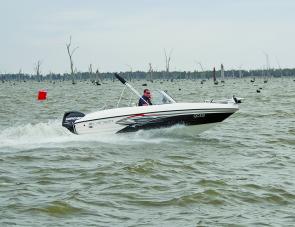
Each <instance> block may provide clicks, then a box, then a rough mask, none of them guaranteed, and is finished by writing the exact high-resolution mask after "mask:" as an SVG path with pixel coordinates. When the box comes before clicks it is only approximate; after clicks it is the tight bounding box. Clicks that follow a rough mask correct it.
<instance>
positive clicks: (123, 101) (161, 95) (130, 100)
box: [102, 87, 176, 109]
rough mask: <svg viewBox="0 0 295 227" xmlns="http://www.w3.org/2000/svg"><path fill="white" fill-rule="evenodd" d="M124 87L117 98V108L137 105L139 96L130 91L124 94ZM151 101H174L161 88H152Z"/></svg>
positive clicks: (163, 102) (155, 103)
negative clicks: (128, 93)
mask: <svg viewBox="0 0 295 227" xmlns="http://www.w3.org/2000/svg"><path fill="white" fill-rule="evenodd" d="M125 88H126V87H124V89H123V91H122V93H121V96H120V98H119V99H118V103H117V108H118V107H126V106H137V105H138V100H139V97H136V96H135V95H134V94H133V93H130V96H129V95H127V96H125V95H124V91H125ZM151 93H152V100H151V101H152V103H153V105H163V104H171V103H176V102H175V100H174V99H173V98H171V96H170V95H168V94H167V93H166V92H165V91H162V90H152V91H151ZM106 108H107V106H104V107H103V108H102V109H106Z"/></svg>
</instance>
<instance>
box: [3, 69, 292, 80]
mask: <svg viewBox="0 0 295 227" xmlns="http://www.w3.org/2000/svg"><path fill="white" fill-rule="evenodd" d="M220 74H221V72H220V71H216V77H217V80H218V79H219V78H220ZM120 75H122V76H123V77H124V78H125V79H126V80H135V79H138V80H148V81H150V80H157V79H158V80H159V79H160V80H171V79H191V80H195V79H209V78H212V76H213V72H212V71H203V72H200V71H194V72H190V71H183V72H182V71H174V72H165V71H161V72H158V71H153V72H142V71H136V72H120ZM294 75H295V69H270V70H249V71H246V70H228V71H224V76H225V79H226V78H243V77H252V78H255V77H290V76H294ZM73 79H74V80H77V81H85V80H91V81H103V80H114V73H111V72H106V73H99V72H96V73H91V72H76V73H75V74H74V75H72V74H68V73H64V74H59V73H58V74H56V73H50V74H46V75H41V74H40V75H31V74H25V73H16V74H0V80H1V81H2V82H4V81H12V80H13V81H29V80H35V81H56V80H60V81H61V80H62V81H65V80H73Z"/></svg>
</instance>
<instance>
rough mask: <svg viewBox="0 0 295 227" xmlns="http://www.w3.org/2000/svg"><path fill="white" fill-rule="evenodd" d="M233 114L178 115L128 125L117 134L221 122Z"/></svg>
mask: <svg viewBox="0 0 295 227" xmlns="http://www.w3.org/2000/svg"><path fill="white" fill-rule="evenodd" d="M232 114H233V113H205V114H203V115H202V114H189V115H179V116H173V117H166V118H161V119H159V120H155V121H150V122H147V123H144V124H137V123H135V124H130V125H128V126H127V127H125V128H123V129H121V130H120V131H118V132H117V133H125V132H135V131H138V130H146V129H156V128H166V127H171V126H173V125H178V124H181V125H187V126H189V125H202V124H209V123H217V122H221V121H223V120H224V119H226V118H228V117H229V116H230V115H232Z"/></svg>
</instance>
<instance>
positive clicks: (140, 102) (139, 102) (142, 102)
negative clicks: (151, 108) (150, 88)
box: [138, 95, 153, 106]
mask: <svg viewBox="0 0 295 227" xmlns="http://www.w3.org/2000/svg"><path fill="white" fill-rule="evenodd" d="M142 99H144V100H145V101H146V102H147V103H148V104H149V105H153V104H152V102H151V100H150V99H149V98H148V97H146V96H144V95H143V96H142V97H141V99H139V101H138V106H144V105H146V103H145V101H143V100H142Z"/></svg>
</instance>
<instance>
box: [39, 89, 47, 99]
mask: <svg viewBox="0 0 295 227" xmlns="http://www.w3.org/2000/svg"><path fill="white" fill-rule="evenodd" d="M46 98H47V91H45V90H40V91H39V92H38V100H41V101H42V100H46Z"/></svg>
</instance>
